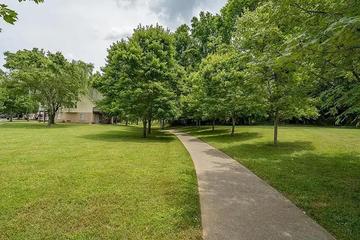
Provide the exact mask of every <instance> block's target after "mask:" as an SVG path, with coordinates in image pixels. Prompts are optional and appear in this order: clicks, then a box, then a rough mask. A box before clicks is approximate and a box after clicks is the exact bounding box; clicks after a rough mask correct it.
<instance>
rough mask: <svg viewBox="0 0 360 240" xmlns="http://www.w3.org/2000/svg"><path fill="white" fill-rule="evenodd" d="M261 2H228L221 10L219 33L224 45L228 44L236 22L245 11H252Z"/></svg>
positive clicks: (247, 0)
mask: <svg viewBox="0 0 360 240" xmlns="http://www.w3.org/2000/svg"><path fill="white" fill-rule="evenodd" d="M260 2H263V1H262V0H229V1H227V3H226V5H225V6H224V7H223V8H222V9H221V21H222V23H221V25H220V31H221V35H222V39H223V41H224V43H226V44H230V42H231V38H232V35H233V33H234V32H235V29H236V21H237V19H238V18H239V17H241V16H242V14H243V13H244V11H245V10H247V9H249V10H251V11H252V10H254V9H255V8H256V7H257V6H258V4H259V3H260Z"/></svg>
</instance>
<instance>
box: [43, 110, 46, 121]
mask: <svg viewBox="0 0 360 240" xmlns="http://www.w3.org/2000/svg"><path fill="white" fill-rule="evenodd" d="M43 113H44V116H43V121H44V123H46V113H45V111H44V112H43Z"/></svg>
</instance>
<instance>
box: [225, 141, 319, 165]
mask: <svg viewBox="0 0 360 240" xmlns="http://www.w3.org/2000/svg"><path fill="white" fill-rule="evenodd" d="M234 141H236V140H235V139H234ZM220 150H221V151H223V152H225V153H228V154H229V155H230V156H231V157H235V158H238V159H249V160H254V161H256V160H266V159H267V160H270V159H274V160H275V161H279V160H281V159H282V158H283V157H289V156H290V155H292V154H294V153H296V152H301V151H311V150H314V146H313V145H312V143H311V142H306V141H295V142H281V143H279V144H278V145H274V144H273V143H270V142H268V143H266V142H262V143H252V144H245V143H243V144H237V145H233V146H230V147H224V148H220Z"/></svg>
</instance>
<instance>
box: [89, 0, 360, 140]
mask: <svg viewBox="0 0 360 240" xmlns="http://www.w3.org/2000/svg"><path fill="white" fill-rule="evenodd" d="M359 13H360V5H359V4H357V1H355V0H353V1H334V0H326V1H323V0H312V1H306V2H305V1H297V0H280V1H260V0H247V1H245V0H229V1H228V2H227V4H226V5H225V7H224V8H223V9H222V10H221V13H220V14H216V15H214V14H211V13H208V12H201V13H200V15H199V16H198V17H194V18H193V19H192V21H191V25H190V26H188V25H186V24H184V25H181V26H180V27H178V29H177V30H176V31H175V32H173V33H172V32H170V31H168V30H166V29H164V28H163V27H161V26H159V25H156V26H145V27H144V26H139V27H138V28H137V29H135V30H134V33H133V35H132V36H131V37H129V38H128V39H123V40H121V41H119V42H116V43H114V44H113V45H112V46H111V47H110V48H109V50H108V57H107V61H106V66H105V67H104V68H103V69H102V73H101V74H100V75H99V76H98V78H97V80H96V81H95V86H96V87H97V88H98V89H99V90H100V91H101V92H102V93H103V94H104V96H105V99H104V100H103V101H102V103H101V106H102V107H103V109H104V110H106V111H107V112H108V113H109V114H110V115H113V116H120V115H121V116H124V117H126V118H140V119H142V120H143V123H144V137H146V135H147V134H149V133H150V132H151V122H152V121H153V120H154V119H158V120H160V121H161V122H162V121H163V120H165V119H166V120H174V119H188V120H189V119H190V120H194V121H201V120H208V121H212V122H213V123H215V121H216V120H219V119H222V120H228V121H230V122H231V124H232V131H231V134H234V128H235V124H236V122H237V120H238V119H240V118H243V119H251V120H250V121H255V120H268V119H271V120H272V121H273V123H274V143H275V144H276V143H277V138H278V137H277V135H278V125H279V123H280V122H281V121H284V120H294V119H309V120H313V121H315V119H317V121H318V122H321V121H322V122H327V123H336V124H353V125H356V124H359V122H360V119H359V113H360V91H359V90H360V78H359V76H360V61H359V60H360V45H359V44H360V16H359Z"/></svg>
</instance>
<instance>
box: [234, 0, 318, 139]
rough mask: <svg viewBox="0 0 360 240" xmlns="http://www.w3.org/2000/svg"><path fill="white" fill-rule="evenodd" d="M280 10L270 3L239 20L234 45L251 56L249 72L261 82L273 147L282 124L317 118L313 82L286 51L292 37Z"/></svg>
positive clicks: (247, 13)
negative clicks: (281, 22)
mask: <svg viewBox="0 0 360 240" xmlns="http://www.w3.org/2000/svg"><path fill="white" fill-rule="evenodd" d="M276 14H277V8H276V6H275V5H274V4H273V3H272V2H267V3H265V4H263V5H262V6H260V7H258V8H256V10H255V11H253V12H251V11H246V12H245V14H244V15H243V16H242V17H241V18H240V19H239V21H238V24H237V31H236V33H235V39H234V45H235V47H236V48H237V49H238V51H240V52H242V53H246V54H248V56H249V58H250V59H251V60H250V61H249V69H250V70H251V71H252V76H253V77H254V78H255V79H259V80H261V81H262V86H263V91H264V93H265V96H266V104H267V109H268V113H269V115H270V117H271V118H272V119H273V121H274V144H277V143H278V125H279V122H280V121H281V120H285V119H291V118H294V117H296V118H301V117H316V116H317V110H316V108H315V106H314V103H315V101H314V99H313V98H312V97H310V96H309V90H310V89H311V88H312V86H313V85H312V82H311V80H312V79H311V78H309V77H307V76H306V75H305V74H303V73H304V72H305V71H304V68H302V67H299V66H298V64H297V60H298V59H296V58H294V56H291V55H290V56H289V54H288V52H287V48H286V43H287V39H289V36H288V35H287V34H289V33H288V32H286V26H282V25H280V24H279V22H278V21H277V19H278V15H276Z"/></svg>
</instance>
